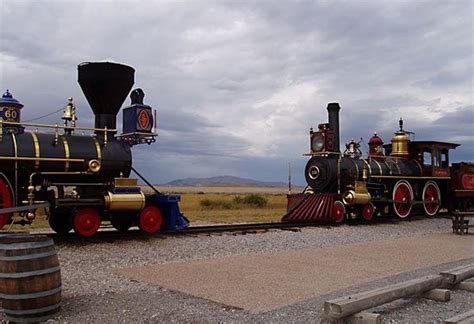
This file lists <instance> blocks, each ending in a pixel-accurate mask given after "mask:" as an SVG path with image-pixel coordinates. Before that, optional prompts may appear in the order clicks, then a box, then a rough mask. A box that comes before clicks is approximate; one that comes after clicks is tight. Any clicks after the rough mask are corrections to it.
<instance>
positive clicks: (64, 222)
mask: <svg viewBox="0 0 474 324" xmlns="http://www.w3.org/2000/svg"><path fill="white" fill-rule="evenodd" d="M48 222H49V227H51V228H52V229H53V231H55V232H56V233H58V234H67V233H69V232H70V231H71V230H72V217H71V214H70V213H69V212H68V211H67V210H52V211H51V215H49V219H48Z"/></svg>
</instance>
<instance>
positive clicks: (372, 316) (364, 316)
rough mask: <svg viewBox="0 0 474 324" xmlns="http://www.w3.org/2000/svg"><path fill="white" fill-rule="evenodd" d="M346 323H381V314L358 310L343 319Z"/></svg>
mask: <svg viewBox="0 0 474 324" xmlns="http://www.w3.org/2000/svg"><path fill="white" fill-rule="evenodd" d="M344 322H345V323H347V324H382V315H380V314H377V313H370V312H359V313H356V314H354V315H352V316H349V317H347V318H345V319H344Z"/></svg>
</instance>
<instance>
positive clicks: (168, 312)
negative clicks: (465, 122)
mask: <svg viewBox="0 0 474 324" xmlns="http://www.w3.org/2000/svg"><path fill="white" fill-rule="evenodd" d="M449 232H451V220H450V219H444V218H433V219H417V220H413V221H399V222H396V221H390V222H387V223H379V224H373V225H372V224H371V225H356V226H354V225H341V226H335V227H315V228H302V229H301V231H300V232H290V231H270V232H267V233H262V234H248V235H231V234H225V235H221V236H204V235H199V236H194V237H192V236H175V237H166V238H162V237H150V238H140V239H135V240H130V239H120V240H116V241H115V242H110V243H107V242H101V243H90V242H81V243H74V244H68V243H67V242H66V243H59V244H57V251H58V255H59V259H60V263H61V271H62V281H63V307H62V310H61V312H60V313H59V314H58V316H56V317H55V319H57V320H60V321H67V322H107V323H111V322H124V323H125V322H127V323H128V322H131V321H140V322H176V321H192V322H195V321H211V322H217V321H219V322H222V321H239V322H241V321H243V322H256V321H257V322H263V321H272V322H288V321H292V322H308V321H309V322H315V321H319V320H320V319H321V315H322V305H323V302H324V300H328V299H333V298H337V297H341V296H344V295H345V294H349V293H354V292H359V291H363V290H368V289H374V288H377V287H381V286H383V285H386V284H391V283H395V282H399V281H402V280H408V279H412V278H414V277H416V276H421V275H426V274H436V273H438V272H439V271H441V270H446V269H450V268H453V267H456V266H460V265H465V264H469V263H473V262H474V236H473V235H471V234H470V235H466V236H463V239H464V240H465V244H466V245H467V246H472V248H473V253H472V256H473V258H470V259H463V260H459V261H455V262H449V263H445V264H438V265H435V266H431V267H428V268H423V269H415V270H413V271H408V272H404V273H400V274H397V275H393V276H390V277H387V278H383V279H379V280H376V281H371V282H368V283H365V284H361V285H358V286H348V287H347V288H344V289H342V290H338V291H332V292H330V293H329V294H325V295H322V296H316V297H312V298H309V299H306V300H303V301H300V302H297V303H295V304H292V305H288V306H284V307H282V308H279V309H276V310H272V311H268V312H263V313H258V314H252V313H250V312H248V311H246V310H243V309H238V308H234V307H230V306H228V305H223V304H219V303H216V302H213V301H210V300H206V299H202V298H198V297H194V296H192V295H188V294H185V293H182V292H178V291H171V290H168V289H165V288H162V287H159V286H155V285H150V284H147V283H143V282H140V281H137V280H132V279H129V278H127V277H126V276H123V275H120V274H118V273H117V272H118V271H117V270H119V269H122V268H131V267H137V266H146V265H150V264H168V263H172V262H186V261H195V260H207V259H214V258H220V257H224V256H235V255H243V256H245V255H253V256H255V255H259V254H267V253H270V252H279V251H292V250H300V249H305V248H318V247H329V246H336V245H341V244H352V243H361V242H372V243H373V246H374V247H376V246H377V241H380V240H387V239H397V238H403V237H419V236H424V235H427V234H433V233H449ZM453 235H454V234H453ZM433 248H436V247H433ZM406 253H408V254H409V253H410V251H406ZM341 262H344V260H341ZM387 262H396V260H390V259H389V260H388V261H387ZM288 275H291V273H290V274H288ZM209 280H210V281H212V278H209ZM473 294H474V293H470V292H465V291H453V298H452V301H450V302H447V303H441V302H433V301H428V300H425V299H413V300H412V299H409V300H401V301H398V302H396V303H391V304H387V305H384V307H382V308H377V309H376V311H378V312H380V313H382V314H383V315H384V318H386V321H395V322H398V321H404V322H407V321H408V322H410V321H436V320H442V319H446V318H449V317H452V316H454V315H457V314H459V313H461V312H463V311H467V310H470V309H471V308H472V304H473V297H472V295H473ZM392 304H393V305H392Z"/></svg>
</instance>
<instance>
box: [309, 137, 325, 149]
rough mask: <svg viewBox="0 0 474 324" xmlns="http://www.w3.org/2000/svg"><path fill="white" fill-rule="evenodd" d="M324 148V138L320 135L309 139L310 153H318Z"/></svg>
mask: <svg viewBox="0 0 474 324" xmlns="http://www.w3.org/2000/svg"><path fill="white" fill-rule="evenodd" d="M323 148H324V138H323V135H322V134H317V135H314V136H313V138H312V139H311V151H313V152H319V151H322V150H323Z"/></svg>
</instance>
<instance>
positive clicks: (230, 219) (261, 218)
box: [4, 186, 300, 231]
mask: <svg viewBox="0 0 474 324" xmlns="http://www.w3.org/2000/svg"><path fill="white" fill-rule="evenodd" d="M158 189H159V190H160V191H162V192H163V193H168V194H179V195H180V196H181V203H180V208H181V211H182V212H183V213H184V215H186V217H187V218H188V219H189V220H190V221H191V224H213V223H250V222H261V223H268V222H278V221H280V219H281V217H282V216H283V215H284V214H285V212H286V194H287V192H288V189H287V188H260V187H219V186H216V187H180V186H173V187H172V186H160V187H158ZM143 190H144V191H145V192H146V193H148V192H151V190H149V189H148V188H145V187H144V188H143ZM297 191H300V190H299V188H297V189H296V190H295V192H297ZM251 194H256V195H258V196H260V197H262V198H263V199H264V200H266V204H265V205H264V206H260V207H259V206H255V205H252V204H245V203H236V197H240V199H244V198H245V197H246V196H248V195H251ZM205 200H207V201H208V202H209V204H208V206H206V205H205V204H203V203H202V201H205ZM237 200H239V198H237ZM38 214H39V215H38V216H37V218H36V220H35V221H34V222H33V224H32V225H30V226H28V225H27V226H21V225H13V226H12V228H11V230H14V231H23V230H26V231H28V230H30V229H34V228H46V227H48V221H47V220H46V217H45V216H44V213H42V212H41V211H40V212H39V213H38ZM6 228H8V225H6V226H5V227H4V230H5V229H6Z"/></svg>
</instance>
